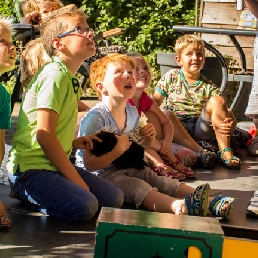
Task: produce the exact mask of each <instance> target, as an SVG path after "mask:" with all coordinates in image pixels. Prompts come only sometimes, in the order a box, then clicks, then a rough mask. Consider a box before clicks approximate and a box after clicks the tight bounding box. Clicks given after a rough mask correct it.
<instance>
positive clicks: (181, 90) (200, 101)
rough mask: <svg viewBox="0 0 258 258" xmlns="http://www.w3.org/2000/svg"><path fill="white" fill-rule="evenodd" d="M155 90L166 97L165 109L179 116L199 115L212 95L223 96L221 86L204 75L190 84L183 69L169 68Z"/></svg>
mask: <svg viewBox="0 0 258 258" xmlns="http://www.w3.org/2000/svg"><path fill="white" fill-rule="evenodd" d="M155 90H156V91H157V92H159V93H160V94H161V95H162V96H164V97H165V101H166V102H165V104H164V109H165V110H171V111H173V112H174V113H175V114H176V115H177V116H179V117H180V116H185V115H187V116H188V115H197V116H199V115H200V114H201V111H202V109H203V107H205V105H206V103H207V102H208V101H209V99H210V97H212V96H221V92H220V90H219V88H218V87H217V86H216V85H215V84H213V83H212V82H211V81H209V80H207V79H206V78H205V77H204V76H202V75H201V77H200V80H199V81H198V82H196V83H195V84H188V83H187V82H186V80H185V79H184V75H183V73H182V71H181V70H169V71H168V72H167V73H166V74H165V75H164V76H163V77H162V78H161V79H160V80H159V82H158V84H157V86H156V87H155Z"/></svg>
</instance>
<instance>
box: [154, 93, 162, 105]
mask: <svg viewBox="0 0 258 258" xmlns="http://www.w3.org/2000/svg"><path fill="white" fill-rule="evenodd" d="M152 99H153V100H154V101H155V102H156V104H157V105H158V106H160V105H161V104H162V102H163V100H164V96H163V95H162V94H160V93H159V92H158V91H157V90H155V91H154V93H153V95H152Z"/></svg>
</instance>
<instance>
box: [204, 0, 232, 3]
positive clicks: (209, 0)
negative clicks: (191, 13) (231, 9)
mask: <svg viewBox="0 0 258 258" xmlns="http://www.w3.org/2000/svg"><path fill="white" fill-rule="evenodd" d="M203 2H220V3H221V2H224V3H236V0H204V1H203Z"/></svg>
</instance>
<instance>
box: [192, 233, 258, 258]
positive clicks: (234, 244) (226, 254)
mask: <svg viewBox="0 0 258 258" xmlns="http://www.w3.org/2000/svg"><path fill="white" fill-rule="evenodd" d="M188 258H202V252H201V250H200V249H199V248H197V247H195V246H190V247H189V250H188ZM222 258H258V241H254V240H249V239H239V238H229V237H225V238H224V244H223V251H222Z"/></svg>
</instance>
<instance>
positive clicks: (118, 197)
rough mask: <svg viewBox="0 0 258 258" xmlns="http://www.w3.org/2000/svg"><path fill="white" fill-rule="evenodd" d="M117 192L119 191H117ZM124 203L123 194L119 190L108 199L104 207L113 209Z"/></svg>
mask: <svg viewBox="0 0 258 258" xmlns="http://www.w3.org/2000/svg"><path fill="white" fill-rule="evenodd" d="M118 190H119V189H118ZM123 203H124V194H123V192H122V191H121V190H119V192H117V193H116V194H115V195H114V196H113V198H110V199H109V200H108V201H107V203H106V204H105V206H107V207H113V208H120V207H121V206H122V205H123Z"/></svg>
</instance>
